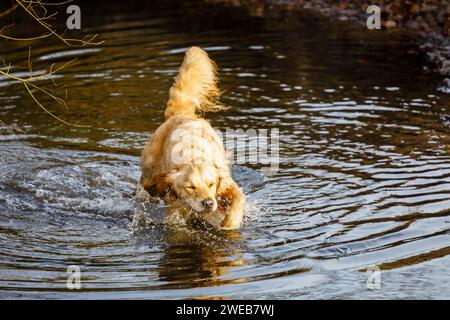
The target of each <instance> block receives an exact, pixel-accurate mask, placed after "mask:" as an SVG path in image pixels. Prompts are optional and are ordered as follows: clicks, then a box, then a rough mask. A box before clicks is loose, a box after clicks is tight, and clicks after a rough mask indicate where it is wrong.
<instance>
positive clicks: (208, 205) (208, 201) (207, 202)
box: [202, 199, 214, 209]
mask: <svg viewBox="0 0 450 320" xmlns="http://www.w3.org/2000/svg"><path fill="white" fill-rule="evenodd" d="M202 206H203V207H204V208H206V209H211V208H212V207H213V206H214V200H213V199H206V200H203V201H202Z"/></svg>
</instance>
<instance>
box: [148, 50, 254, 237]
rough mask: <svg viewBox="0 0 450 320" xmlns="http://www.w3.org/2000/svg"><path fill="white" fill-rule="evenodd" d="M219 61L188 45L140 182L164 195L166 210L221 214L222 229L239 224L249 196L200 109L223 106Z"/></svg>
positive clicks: (153, 191) (149, 147) (216, 108)
mask: <svg viewBox="0 0 450 320" xmlns="http://www.w3.org/2000/svg"><path fill="white" fill-rule="evenodd" d="M219 94H220V92H219V90H218V88H217V85H216V65H215V64H214V62H213V61H212V60H210V59H209V57H208V54H207V53H206V52H205V51H203V50H202V49H200V48H198V47H192V48H190V49H189V50H188V51H187V52H186V54H185V58H184V61H183V64H182V65H181V67H180V70H179V73H178V76H177V78H176V79H175V83H174V84H173V86H172V88H171V89H170V92H169V101H168V102H167V107H166V110H165V113H164V115H165V118H166V121H165V122H164V123H163V124H162V125H161V126H160V127H159V128H158V129H157V130H156V131H155V132H154V134H153V135H152V137H151V138H150V140H149V141H148V143H147V145H146V146H145V148H144V150H143V152H142V159H141V170H142V176H141V180H140V183H141V186H142V187H143V188H144V189H145V190H146V191H147V192H149V193H150V194H151V195H157V196H160V197H162V198H164V199H165V201H166V203H167V204H168V205H169V207H168V209H167V210H166V214H167V215H169V216H170V215H171V214H175V213H177V214H185V215H189V214H191V213H192V212H193V211H194V212H197V213H198V215H200V216H201V215H202V214H206V213H207V214H211V213H212V214H215V215H220V216H221V220H222V222H221V228H222V229H227V230H229V229H237V228H239V226H240V224H241V221H242V217H243V209H244V205H245V197H244V194H243V193H242V191H241V189H240V188H239V187H238V185H237V184H236V183H235V182H234V181H233V179H232V177H231V173H230V167H229V164H228V161H227V157H226V152H225V148H224V146H223V143H222V140H221V139H220V138H219V136H218V135H217V133H216V132H215V131H214V129H213V128H212V127H211V125H210V124H209V122H208V121H206V120H205V119H203V118H201V117H200V116H199V115H198V113H203V112H207V111H214V112H215V111H220V110H223V109H224V107H223V106H222V105H220V104H218V103H217V101H216V98H217V97H218V96H219Z"/></svg>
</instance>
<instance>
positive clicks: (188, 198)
mask: <svg viewBox="0 0 450 320" xmlns="http://www.w3.org/2000/svg"><path fill="white" fill-rule="evenodd" d="M227 174H228V170H227V169H225V168H221V167H218V166H216V165H214V164H202V165H181V166H178V167H177V168H176V169H173V170H171V171H169V172H168V173H166V174H164V177H163V179H161V181H162V186H161V188H162V189H164V190H165V191H166V192H169V194H172V195H173V196H174V197H176V198H177V199H178V200H181V201H182V202H184V203H185V204H186V205H187V206H189V207H190V208H192V209H193V210H195V211H196V212H212V211H215V210H217V199H216V193H217V190H218V189H219V186H220V183H221V180H222V179H223V178H224V177H226V176H227Z"/></svg>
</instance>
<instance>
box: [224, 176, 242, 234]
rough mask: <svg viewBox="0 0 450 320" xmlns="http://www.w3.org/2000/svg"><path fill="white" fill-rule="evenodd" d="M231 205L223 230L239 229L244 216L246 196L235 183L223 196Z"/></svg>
mask: <svg viewBox="0 0 450 320" xmlns="http://www.w3.org/2000/svg"><path fill="white" fill-rule="evenodd" d="M221 197H222V198H224V199H225V201H226V202H228V203H229V205H228V208H227V211H226V215H225V218H224V219H223V221H222V224H221V229H223V230H235V229H239V227H240V225H241V222H242V218H243V216H244V206H245V195H244V193H243V192H242V191H241V189H240V188H239V186H238V185H237V184H236V183H235V182H234V181H233V182H232V184H231V185H230V186H229V187H228V188H227V189H226V191H225V192H224V193H223V194H222V195H221Z"/></svg>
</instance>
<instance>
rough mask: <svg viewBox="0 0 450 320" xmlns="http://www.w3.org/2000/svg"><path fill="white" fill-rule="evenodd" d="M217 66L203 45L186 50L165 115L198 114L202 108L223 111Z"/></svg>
mask: <svg viewBox="0 0 450 320" xmlns="http://www.w3.org/2000/svg"><path fill="white" fill-rule="evenodd" d="M216 70H217V66H216V64H215V63H214V62H213V61H212V60H211V59H210V58H209V57H208V54H207V53H206V52H205V51H204V50H202V49H200V48H199V47H191V48H190V49H189V50H187V51H186V54H185V56H184V61H183V64H182V65H181V67H180V70H179V72H178V76H177V77H176V79H175V83H174V84H173V86H172V88H171V89H170V92H169V101H168V102H167V107H166V111H165V112H164V116H165V117H166V119H168V118H170V117H172V116H175V115H194V114H196V112H198V111H200V112H201V111H203V112H206V111H212V112H216V111H220V110H223V109H225V107H224V106H223V105H221V104H220V103H218V102H217V98H218V97H219V95H220V91H219V89H218V88H217V76H216V75H217V72H216Z"/></svg>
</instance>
